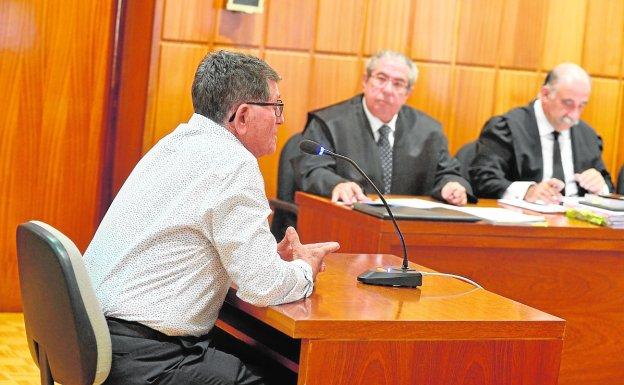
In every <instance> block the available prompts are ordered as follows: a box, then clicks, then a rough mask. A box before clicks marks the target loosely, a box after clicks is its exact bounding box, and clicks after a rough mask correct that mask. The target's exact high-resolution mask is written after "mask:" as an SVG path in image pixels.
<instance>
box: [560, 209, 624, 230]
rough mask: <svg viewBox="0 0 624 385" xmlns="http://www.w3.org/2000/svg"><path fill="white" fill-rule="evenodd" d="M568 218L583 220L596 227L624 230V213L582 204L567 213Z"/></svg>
mask: <svg viewBox="0 0 624 385" xmlns="http://www.w3.org/2000/svg"><path fill="white" fill-rule="evenodd" d="M566 215H567V216H568V217H572V218H576V219H581V220H584V221H587V222H590V223H593V224H595V225H600V226H609V227H613V228H614V229H624V211H614V210H607V209H602V208H599V207H594V206H587V205H584V204H580V205H578V206H576V207H572V208H570V209H568V211H566Z"/></svg>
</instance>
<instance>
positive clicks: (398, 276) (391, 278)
mask: <svg viewBox="0 0 624 385" xmlns="http://www.w3.org/2000/svg"><path fill="white" fill-rule="evenodd" d="M299 149H300V150H301V151H303V152H304V153H306V154H310V155H328V156H331V157H333V158H337V159H342V160H345V161H347V162H349V163H350V164H351V165H352V166H353V167H355V169H356V170H357V171H358V172H359V173H360V174H362V176H363V177H364V179H366V181H367V182H368V183H369V184H370V185H371V186H373V189H374V190H375V192H376V193H377V195H378V196H379V198H380V199H381V202H382V203H383V205H384V207H385V208H386V211H388V215H389V216H390V219H391V220H392V224H393V225H394V230H395V231H396V233H397V235H398V236H399V239H400V240H401V246H402V247H403V265H402V266H399V267H379V268H377V269H373V270H369V271H366V272H364V273H362V274H360V275H359V276H358V277H357V279H358V281H360V282H362V283H365V284H369V285H381V286H398V287H417V286H420V285H422V274H421V273H420V272H419V271H417V270H414V269H410V268H409V264H408V262H409V261H408V259H407V248H406V247H405V239H404V238H403V233H401V230H400V229H399V224H398V223H397V221H396V219H395V218H394V215H393V214H392V210H390V206H389V205H388V202H386V199H385V198H384V196H383V194H382V193H381V191H379V189H378V188H377V186H375V184H374V183H373V181H372V180H370V178H369V177H368V175H366V173H365V172H364V171H362V169H361V168H360V166H358V165H357V163H355V162H354V161H353V160H352V159H350V158H348V157H346V156H344V155H340V154H336V153H335V152H332V151H330V150H328V149H326V148H325V147H323V146H321V145H320V144H319V143H316V142H314V141H312V140H303V141H301V142H300V143H299Z"/></svg>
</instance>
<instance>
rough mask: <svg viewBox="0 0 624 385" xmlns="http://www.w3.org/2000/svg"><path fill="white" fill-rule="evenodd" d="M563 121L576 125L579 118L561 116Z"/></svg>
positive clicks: (567, 124)
mask: <svg viewBox="0 0 624 385" xmlns="http://www.w3.org/2000/svg"><path fill="white" fill-rule="evenodd" d="M561 122H563V124H565V125H566V126H570V127H572V126H576V125H577V124H578V122H579V121H578V119H572V118H570V117H569V116H564V117H563V118H561Z"/></svg>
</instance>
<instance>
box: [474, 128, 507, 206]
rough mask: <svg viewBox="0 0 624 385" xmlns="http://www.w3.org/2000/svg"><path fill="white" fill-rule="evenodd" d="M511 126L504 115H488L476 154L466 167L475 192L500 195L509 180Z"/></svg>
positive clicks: (485, 196)
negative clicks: (488, 118) (492, 116)
mask: <svg viewBox="0 0 624 385" xmlns="http://www.w3.org/2000/svg"><path fill="white" fill-rule="evenodd" d="M512 140H513V139H512V135H511V130H510V129H509V126H508V124H507V122H506V121H505V120H504V118H502V117H500V116H496V117H494V118H492V119H490V120H489V121H488V122H487V123H485V126H484V127H483V129H482V131H481V135H480V136H479V140H478V141H477V148H476V155H475V158H474V159H473V161H472V164H471V165H470V168H469V173H470V179H471V180H472V182H473V186H474V188H475V193H476V194H477V196H479V197H484V198H501V197H502V196H503V194H504V193H505V191H506V190H507V188H508V187H509V186H510V185H511V183H512V181H511V180H509V179H508V177H507V175H509V174H510V170H511V167H512V166H513V157H514V148H513V143H512Z"/></svg>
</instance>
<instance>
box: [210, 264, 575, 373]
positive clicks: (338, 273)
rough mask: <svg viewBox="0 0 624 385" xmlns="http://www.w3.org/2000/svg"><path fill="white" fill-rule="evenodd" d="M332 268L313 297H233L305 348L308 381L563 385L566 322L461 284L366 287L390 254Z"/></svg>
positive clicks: (302, 363) (437, 281) (302, 360)
mask: <svg viewBox="0 0 624 385" xmlns="http://www.w3.org/2000/svg"><path fill="white" fill-rule="evenodd" d="M325 261H326V264H327V269H326V271H325V272H323V273H321V274H319V275H318V277H317V282H316V284H315V289H314V292H313V294H312V295H311V296H310V297H309V298H307V299H304V300H301V301H297V302H294V303H290V304H285V305H280V306H272V307H268V308H259V307H255V306H252V305H249V304H247V303H245V302H243V301H241V300H239V299H238V298H236V297H235V296H234V295H233V293H232V292H231V293H230V294H229V295H228V298H227V301H226V303H227V304H228V305H229V306H233V307H235V308H237V309H238V310H242V311H243V312H244V313H246V314H247V315H251V316H252V317H253V318H254V319H256V320H259V321H261V322H263V323H264V324H266V325H269V326H270V327H272V328H274V329H277V330H279V331H280V332H281V333H283V334H285V335H286V336H288V337H289V338H292V339H297V340H300V341H301V345H300V356H299V362H298V364H297V367H296V368H295V369H298V372H299V384H309V385H311V384H369V383H375V384H377V383H380V384H413V383H417V382H419V381H420V382H422V383H427V384H440V385H441V384H450V383H453V384H464V383H471V384H473V383H474V384H477V383H478V384H492V385H495V384H496V385H500V384H512V383H513V384H527V385H528V384H556V383H557V375H558V372H559V364H560V354H561V349H562V345H563V335H564V327H565V321H564V320H562V319H560V318H557V317H555V316H552V315H549V314H546V313H544V312H542V311H540V310H537V309H533V308H531V307H528V306H526V305H523V304H521V303H518V302H515V301H512V300H509V299H507V298H504V297H502V296H500V295H498V294H494V293H491V292H488V291H486V290H482V289H475V288H474V287H473V286H471V285H469V284H467V283H464V282H461V281H459V280H456V279H452V278H444V277H431V278H427V280H428V284H427V285H425V286H423V287H422V288H419V289H411V288H392V287H380V286H370V285H364V284H361V283H359V282H357V280H356V277H357V276H358V275H359V274H360V273H362V272H364V271H366V270H368V269H371V268H374V267H376V266H386V265H397V264H400V263H401V260H400V259H399V258H397V257H395V256H391V255H380V254H377V255H367V254H359V255H357V254H333V255H330V256H328V257H326V259H325ZM414 267H416V268H419V269H422V270H429V269H427V268H425V267H422V266H414ZM237 319H240V317H237ZM226 322H227V321H226ZM217 325H218V326H220V327H221V328H224V329H226V330H227V329H228V326H227V325H224V321H223V320H220V321H219V322H218V324H217ZM475 376H477V377H475ZM475 378H479V380H478V381H476V380H475ZM475 381H476V382H475Z"/></svg>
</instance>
